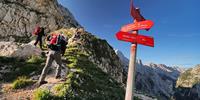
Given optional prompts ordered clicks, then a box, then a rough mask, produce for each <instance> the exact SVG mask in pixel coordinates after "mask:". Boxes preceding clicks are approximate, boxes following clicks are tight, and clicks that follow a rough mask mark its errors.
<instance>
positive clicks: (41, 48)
mask: <svg viewBox="0 0 200 100" xmlns="http://www.w3.org/2000/svg"><path fill="white" fill-rule="evenodd" d="M39 41H40V49H42V37H41V38H40V40H39Z"/></svg>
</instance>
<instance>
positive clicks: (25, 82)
mask: <svg viewBox="0 0 200 100" xmlns="http://www.w3.org/2000/svg"><path fill="white" fill-rule="evenodd" d="M34 83H35V82H34V81H32V80H30V79H28V78H27V77H25V76H23V77H18V78H17V79H16V80H15V81H14V82H13V83H12V89H21V88H24V87H27V86H30V85H32V84H34Z"/></svg>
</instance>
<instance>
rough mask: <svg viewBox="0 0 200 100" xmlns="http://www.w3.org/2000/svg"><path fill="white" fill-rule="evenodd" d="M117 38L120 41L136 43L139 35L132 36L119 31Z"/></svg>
mask: <svg viewBox="0 0 200 100" xmlns="http://www.w3.org/2000/svg"><path fill="white" fill-rule="evenodd" d="M116 37H117V39H118V40H121V41H126V42H131V43H135V42H136V40H137V35H136V34H130V33H128V32H122V31H119V32H118V33H117V34H116Z"/></svg>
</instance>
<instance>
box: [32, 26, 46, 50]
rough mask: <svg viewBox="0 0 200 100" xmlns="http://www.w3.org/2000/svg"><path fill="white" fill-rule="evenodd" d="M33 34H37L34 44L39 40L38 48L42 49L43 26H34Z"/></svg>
mask: <svg viewBox="0 0 200 100" xmlns="http://www.w3.org/2000/svg"><path fill="white" fill-rule="evenodd" d="M33 34H34V35H35V36H37V37H36V41H35V43H34V45H35V46H36V45H37V44H38V42H40V49H41V50H43V48H42V36H45V34H44V28H43V27H39V26H37V27H36V28H35V30H34V32H33Z"/></svg>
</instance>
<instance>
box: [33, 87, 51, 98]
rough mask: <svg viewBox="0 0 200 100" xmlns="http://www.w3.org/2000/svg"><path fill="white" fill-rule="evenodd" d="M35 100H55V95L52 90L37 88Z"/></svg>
mask: <svg viewBox="0 0 200 100" xmlns="http://www.w3.org/2000/svg"><path fill="white" fill-rule="evenodd" d="M33 95H34V97H33V98H34V100H54V97H53V96H52V94H51V92H50V91H49V90H47V89H40V88H39V89H37V90H36V91H34V93H33Z"/></svg>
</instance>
